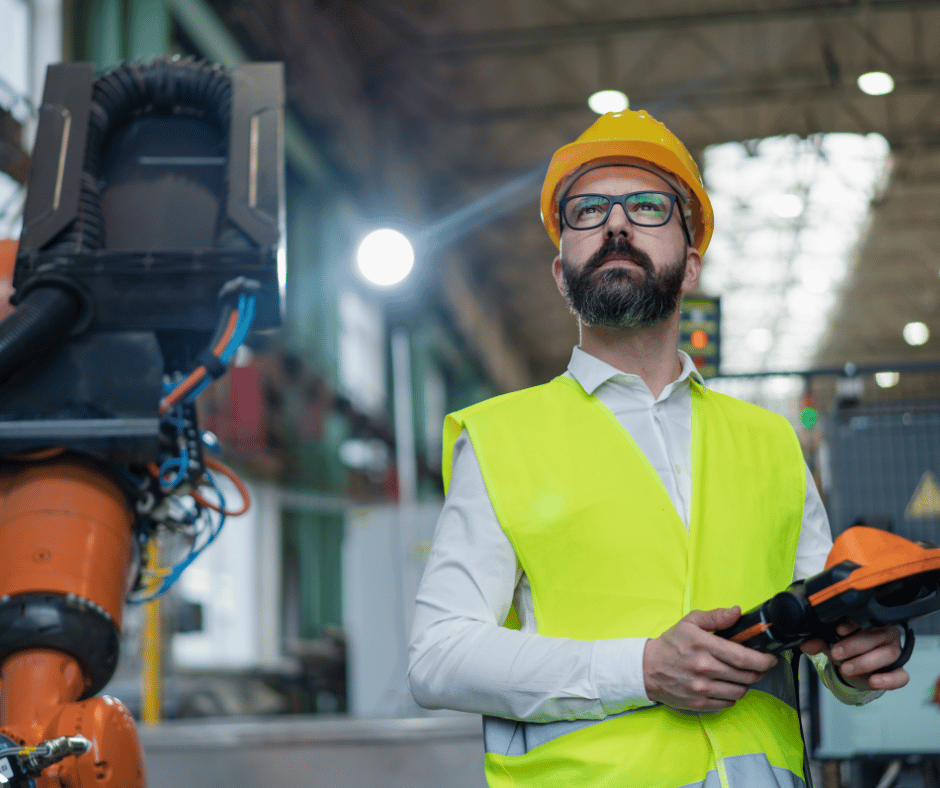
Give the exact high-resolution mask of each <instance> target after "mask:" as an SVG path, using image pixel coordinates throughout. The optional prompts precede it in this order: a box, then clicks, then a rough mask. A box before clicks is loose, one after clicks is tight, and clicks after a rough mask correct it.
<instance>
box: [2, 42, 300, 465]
mask: <svg viewBox="0 0 940 788" xmlns="http://www.w3.org/2000/svg"><path fill="white" fill-rule="evenodd" d="M283 103H284V88H283V67H282V65H281V64H279V63H253V64H246V65H242V66H239V67H238V68H235V69H233V70H232V71H231V72H227V71H225V70H223V69H222V68H220V67H217V66H212V65H209V64H206V63H200V62H193V61H192V60H180V59H178V58H159V59H157V60H154V61H152V62H148V63H131V64H124V65H121V66H119V67H117V68H115V69H113V70H111V71H109V72H107V73H105V74H103V75H101V76H97V77H96V75H95V67H94V66H93V65H92V64H88V63H78V64H60V65H55V66H51V67H50V68H49V71H48V75H47V79H46V86H45V92H44V96H43V105H42V108H41V112H40V120H39V128H38V132H37V138H36V143H35V147H34V151H33V155H32V167H31V171H30V174H29V179H28V182H27V197H26V205H25V209H24V221H23V232H22V235H21V238H20V243H19V249H18V254H17V259H16V266H15V270H14V281H13V284H14V287H15V289H16V295H15V297H14V303H15V304H16V310H15V312H14V313H13V314H12V315H10V316H9V317H8V318H7V319H5V320H4V321H3V322H2V323H0V381H3V396H2V398H0V454H8V453H11V452H18V451H28V450H33V449H37V448H42V447H44V446H57V447H65V448H67V449H70V450H74V451H79V452H85V453H89V454H92V455H96V456H99V457H101V458H103V459H106V460H110V461H116V462H124V463H126V462H131V463H134V462H146V461H148V460H149V459H151V458H152V457H153V456H154V454H155V453H156V447H157V444H158V439H159V430H160V425H159V416H158V404H159V402H160V398H161V395H162V393H163V391H164V386H165V384H166V381H167V379H168V376H172V375H173V374H174V373H176V372H183V373H185V372H188V371H189V370H191V369H192V368H193V367H195V366H198V365H199V364H200V363H203V362H205V359H206V356H205V350H204V349H205V348H206V346H207V344H208V343H209V341H210V338H211V337H212V335H213V332H214V331H216V330H217V328H218V324H219V319H220V314H222V313H223V312H224V304H223V302H225V301H226V299H228V300H229V301H231V300H232V299H234V298H237V297H238V296H239V294H244V293H250V295H251V297H252V298H253V301H252V305H253V310H254V321H253V327H254V328H256V329H258V328H261V329H263V328H271V327H274V326H277V325H279V323H280V291H279V283H278V261H279V259H282V258H283V254H284V249H283V241H282V239H283V238H284V233H283V224H284V174H283V166H282V161H283ZM205 363H208V362H205Z"/></svg>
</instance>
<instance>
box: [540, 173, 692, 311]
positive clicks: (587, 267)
mask: <svg viewBox="0 0 940 788" xmlns="http://www.w3.org/2000/svg"><path fill="white" fill-rule="evenodd" d="M644 190H653V191H662V192H668V193H670V194H674V193H675V192H674V190H673V189H672V188H671V187H670V186H669V184H667V183H666V182H665V181H664V180H663V179H662V178H660V177H659V176H657V175H654V174H653V173H651V172H647V171H646V170H641V169H638V168H636V167H628V166H610V167H601V168H598V169H596V170H591V171H589V172H587V173H585V174H584V175H582V176H581V177H580V178H579V179H578V180H577V181H575V183H574V184H573V185H572V186H571V188H570V189H568V193H567V195H566V196H572V195H576V194H611V195H620V194H629V193H630V192H636V191H644ZM679 211H680V206H679V205H677V206H676V208H675V210H674V211H673V213H672V217H671V218H670V219H669V221H668V222H667V223H666V224H664V225H662V226H660V227H641V226H637V225H634V224H632V223H631V222H630V221H629V220H628V219H627V217H626V215H625V214H624V212H623V207H622V206H620V205H615V206H614V207H613V208H612V210H611V212H610V215H609V216H608V217H607V221H606V222H605V223H604V224H602V225H601V226H600V227H596V228H593V229H591V230H573V229H571V228H570V227H568V226H567V225H565V226H564V227H563V228H562V233H561V251H560V254H559V256H558V257H557V258H556V259H555V262H554V265H553V273H554V275H555V281H556V282H557V284H558V289H559V291H561V293H562V295H563V296H564V297H565V300H567V302H568V305H569V307H571V310H572V311H573V312H574V313H575V314H576V315H577V316H578V317H579V318H580V320H581V322H582V323H584V324H585V325H602V326H610V327H616V328H640V327H645V326H650V325H655V324H657V323H660V322H662V321H664V320H665V319H666V318H667V317H669V315H671V314H672V313H673V312H675V310H676V306H677V303H678V299H679V294H680V293H682V292H686V291H687V290H691V289H692V288H693V287H694V286H695V284H696V283H697V282H698V272H699V269H700V267H701V258H700V257H699V254H698V252H697V251H695V249H693V248H691V247H689V246H688V245H687V244H686V240H685V235H684V233H683V231H682V226H681V224H680V221H681V220H680V213H679Z"/></svg>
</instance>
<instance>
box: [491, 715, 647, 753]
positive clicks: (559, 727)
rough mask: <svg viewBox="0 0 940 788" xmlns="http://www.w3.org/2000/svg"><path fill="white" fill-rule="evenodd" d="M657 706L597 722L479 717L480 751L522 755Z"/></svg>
mask: <svg viewBox="0 0 940 788" xmlns="http://www.w3.org/2000/svg"><path fill="white" fill-rule="evenodd" d="M658 705H659V704H658V703H656V704H653V705H652V706H643V707H641V708H639V709H629V710H628V711H623V712H621V713H620V714H611V715H610V716H609V717H604V718H603V719H600V720H558V721H557V722H523V721H521V720H504V719H501V718H500V717H486V716H484V717H483V748H484V749H485V750H486V752H492V753H498V754H499V755H525V754H526V753H527V752H528V751H529V750H532V749H535V748H536V747H538V746H539V745H542V744H546V743H547V742H550V741H553V740H554V739H557V738H559V737H561V736H564V735H565V734H566V733H572V732H574V731H579V730H581V729H582V728H587V727H588V726H590V725H596V724H597V723H599V722H604V721H605V720H612V719H615V718H617V717H624V716H626V715H627V714H636V713H637V712H641V711H645V710H646V709H652V708H654V707H655V706H658Z"/></svg>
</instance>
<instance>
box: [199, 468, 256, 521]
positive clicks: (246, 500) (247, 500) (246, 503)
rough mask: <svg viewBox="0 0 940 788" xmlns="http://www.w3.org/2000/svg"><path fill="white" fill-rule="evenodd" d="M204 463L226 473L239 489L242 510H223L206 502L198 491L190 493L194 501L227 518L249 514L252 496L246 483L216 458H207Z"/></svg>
mask: <svg viewBox="0 0 940 788" xmlns="http://www.w3.org/2000/svg"><path fill="white" fill-rule="evenodd" d="M204 462H205V464H206V465H207V466H209V467H210V468H212V470H214V471H219V472H220V473H224V474H225V475H226V476H228V478H229V479H231V480H232V483H233V484H234V485H235V486H236V487H237V488H238V493H239V495H241V497H242V508H241V509H236V510H233V511H228V510H226V509H222V508H221V507H219V506H217V505H216V504H214V503H212V502H211V501H208V500H206V499H205V498H204V497H203V496H202V495H201V494H200V493H199V492H198V491H197V490H194V491H193V492H191V493H190V495H191V496H192V497H193V499H194V500H195V501H196V502H197V503H200V504H202V505H203V506H206V507H208V508H209V509H212V510H213V511H216V512H219V513H220V514H224V515H225V516H226V517H238V515H240V514H244V513H245V512H247V511H248V509H249V508H251V494H250V493H249V492H248V488H247V487H246V486H245V483H244V482H243V481H242V480H241V479H239V478H238V474H237V473H235V471H233V470H232V469H231V468H229V467H228V466H227V465H225V464H224V463H221V462H219V461H218V460H217V459H215V458H214V457H205V458H204Z"/></svg>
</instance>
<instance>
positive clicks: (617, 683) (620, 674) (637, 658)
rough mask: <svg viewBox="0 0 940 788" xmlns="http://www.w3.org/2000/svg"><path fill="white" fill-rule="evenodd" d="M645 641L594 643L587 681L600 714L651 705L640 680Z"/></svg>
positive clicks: (597, 641)
mask: <svg viewBox="0 0 940 788" xmlns="http://www.w3.org/2000/svg"><path fill="white" fill-rule="evenodd" d="M647 640H649V638H618V639H613V640H595V641H594V647H593V648H592V650H591V678H592V683H593V685H594V687H595V688H596V690H597V697H598V699H599V700H600V703H601V706H602V707H603V709H604V713H605V714H607V715H610V714H619V713H620V712H622V711H628V710H629V709H637V708H641V707H643V706H651V705H653V701H651V700H650V699H649V698H648V697H647V696H646V682H645V681H644V680H643V649H644V648H646V641H647Z"/></svg>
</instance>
